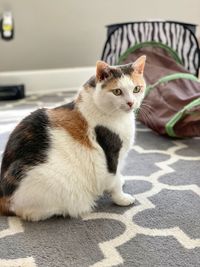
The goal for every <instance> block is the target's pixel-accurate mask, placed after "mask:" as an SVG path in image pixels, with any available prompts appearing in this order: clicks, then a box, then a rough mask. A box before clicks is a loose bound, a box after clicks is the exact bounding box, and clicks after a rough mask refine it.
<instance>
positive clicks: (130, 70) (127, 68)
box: [119, 63, 134, 76]
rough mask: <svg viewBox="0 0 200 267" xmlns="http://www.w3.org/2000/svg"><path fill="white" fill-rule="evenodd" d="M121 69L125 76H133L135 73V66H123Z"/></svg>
mask: <svg viewBox="0 0 200 267" xmlns="http://www.w3.org/2000/svg"><path fill="white" fill-rule="evenodd" d="M119 68H120V69H121V70H122V72H123V74H124V75H129V76H130V75H131V74H132V73H133V71H134V68H133V64H132V63H130V64H126V65H121V66H119Z"/></svg>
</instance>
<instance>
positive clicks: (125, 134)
mask: <svg viewBox="0 0 200 267" xmlns="http://www.w3.org/2000/svg"><path fill="white" fill-rule="evenodd" d="M131 123H134V122H133V121H131V120H129V121H122V122H120V123H118V124H114V123H112V124H110V125H109V124H105V123H104V124H102V125H101V124H97V125H96V126H95V128H94V131H95V136H96V142H97V143H98V144H99V145H100V147H101V148H102V149H103V151H104V154H105V157H106V160H107V167H108V171H109V172H111V173H116V170H117V165H118V161H119V158H123V157H124V156H125V154H126V153H127V151H128V150H129V149H130V146H131V145H132V142H133V139H134V130H135V127H134V124H131Z"/></svg>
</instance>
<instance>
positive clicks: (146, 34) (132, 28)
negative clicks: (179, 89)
mask: <svg viewBox="0 0 200 267" xmlns="http://www.w3.org/2000/svg"><path fill="white" fill-rule="evenodd" d="M195 27H196V25H194V24H186V23H179V22H172V21H145V22H129V23H121V24H112V25H109V26H108V36H107V40H106V43H105V46H104V49H103V54H102V60H104V61H106V62H107V63H108V64H110V65H116V64H117V63H118V59H119V57H120V56H121V55H122V54H123V53H124V52H125V51H126V50H127V49H128V48H130V47H132V46H134V45H136V44H140V43H144V42H150V41H155V42H159V43H162V44H164V45H167V46H168V47H170V48H171V49H173V50H174V51H175V52H176V53H177V54H178V56H179V58H180V59H181V61H182V62H183V64H184V66H185V68H186V70H188V71H189V72H190V73H192V74H194V75H196V76H198V71H199V66H200V56H199V46H198V41H197V39H196V36H195Z"/></svg>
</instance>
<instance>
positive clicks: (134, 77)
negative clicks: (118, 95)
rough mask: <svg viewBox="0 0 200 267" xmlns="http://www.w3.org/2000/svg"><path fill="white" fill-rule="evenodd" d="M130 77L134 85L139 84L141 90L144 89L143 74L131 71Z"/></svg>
mask: <svg viewBox="0 0 200 267" xmlns="http://www.w3.org/2000/svg"><path fill="white" fill-rule="evenodd" d="M131 78H132V80H133V83H134V84H135V85H139V86H141V88H142V91H144V90H145V81H144V77H143V75H141V74H138V73H135V72H133V73H132V76H131Z"/></svg>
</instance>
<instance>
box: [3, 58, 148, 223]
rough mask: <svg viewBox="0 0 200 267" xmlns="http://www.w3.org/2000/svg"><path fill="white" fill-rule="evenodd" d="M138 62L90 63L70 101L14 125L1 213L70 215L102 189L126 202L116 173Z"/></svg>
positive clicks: (131, 127) (135, 103)
mask: <svg viewBox="0 0 200 267" xmlns="http://www.w3.org/2000/svg"><path fill="white" fill-rule="evenodd" d="M145 59H146V57H145V56H142V57H140V58H139V59H138V60H137V61H136V62H134V63H131V64H127V65H121V66H115V67H114V66H109V65H108V64H106V63H105V62H103V61H98V62H97V65H96V75H95V76H93V77H92V78H90V79H89V80H88V81H87V82H86V83H85V84H84V86H83V87H82V88H81V90H80V91H79V93H78V94H77V96H76V97H75V99H74V101H73V102H71V103H69V104H66V105H63V106H59V107H56V108H53V109H39V110H36V111H35V112H33V113H31V114H30V115H29V116H27V117H26V118H25V119H23V120H22V121H21V122H20V123H19V124H18V125H17V127H16V128H15V129H14V131H13V132H12V133H11V135H10V138H9V140H8V143H7V146H6V148H5V152H4V155H3V160H2V166H1V177H0V212H1V213H2V214H5V215H11V214H14V215H17V216H20V217H21V218H23V219H25V220H31V221H38V220H44V219H46V218H49V217H51V216H53V215H63V216H66V215H70V216H72V217H78V216H81V215H83V214H85V213H88V212H90V211H91V210H92V209H93V207H94V206H95V201H96V200H97V199H98V197H99V196H101V195H102V194H103V193H104V192H105V191H107V192H109V193H110V195H111V197H112V200H113V202H114V203H116V204H117V205H120V206H127V205H130V204H132V203H133V202H134V198H133V197H132V196H131V195H129V194H126V193H124V192H123V190H122V186H123V179H122V177H121V175H120V169H121V167H122V163H123V160H124V158H125V157H126V155H127V152H128V151H129V150H130V148H131V146H132V144H133V141H134V133H135V119H134V112H133V111H134V109H136V108H138V107H139V106H140V103H141V101H142V99H143V97H144V90H145V81H144V78H143V70H144V65H145Z"/></svg>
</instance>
